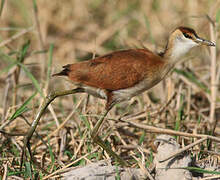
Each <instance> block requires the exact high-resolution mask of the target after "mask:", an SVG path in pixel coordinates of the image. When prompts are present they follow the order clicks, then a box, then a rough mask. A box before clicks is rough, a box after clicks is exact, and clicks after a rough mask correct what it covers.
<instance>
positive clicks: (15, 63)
mask: <svg viewBox="0 0 220 180" xmlns="http://www.w3.org/2000/svg"><path fill="white" fill-rule="evenodd" d="M0 57H1V58H2V59H3V60H5V61H7V62H8V61H10V62H12V65H11V66H10V65H9V66H10V68H12V67H13V65H19V66H20V67H21V68H22V69H23V71H24V72H25V74H26V75H27V76H28V77H29V78H30V79H31V81H32V83H33V85H34V87H35V88H36V89H37V91H38V92H39V93H40V95H41V96H42V97H44V95H43V92H42V90H41V87H40V84H39V83H38V81H37V80H36V78H35V77H34V76H33V75H32V74H31V72H30V71H29V70H28V69H27V68H26V67H25V65H23V64H22V63H20V62H18V61H16V60H15V59H13V58H12V57H10V56H8V55H6V54H4V53H0ZM6 70H9V67H7V69H4V72H5V71H6ZM1 73H2V71H1V72H0V74H1Z"/></svg>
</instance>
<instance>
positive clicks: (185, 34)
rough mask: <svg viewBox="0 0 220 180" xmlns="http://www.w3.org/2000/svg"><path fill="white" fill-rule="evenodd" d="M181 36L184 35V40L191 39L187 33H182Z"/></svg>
mask: <svg viewBox="0 0 220 180" xmlns="http://www.w3.org/2000/svg"><path fill="white" fill-rule="evenodd" d="M183 35H184V36H185V37H186V38H189V39H192V36H190V35H189V34H187V33H183Z"/></svg>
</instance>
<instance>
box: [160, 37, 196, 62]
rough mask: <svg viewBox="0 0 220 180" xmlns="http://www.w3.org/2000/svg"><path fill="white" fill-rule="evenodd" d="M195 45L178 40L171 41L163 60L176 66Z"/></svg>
mask: <svg viewBox="0 0 220 180" xmlns="http://www.w3.org/2000/svg"><path fill="white" fill-rule="evenodd" d="M194 46H195V44H193V43H187V42H183V41H181V40H178V39H172V38H171V39H170V40H169V41H168V43H167V46H166V48H165V50H164V53H163V58H164V59H165V60H166V61H167V62H168V63H170V64H172V65H175V64H176V63H177V62H178V61H179V60H180V59H181V57H183V56H184V55H185V54H186V53H187V52H189V50H190V49H191V48H192V47H194Z"/></svg>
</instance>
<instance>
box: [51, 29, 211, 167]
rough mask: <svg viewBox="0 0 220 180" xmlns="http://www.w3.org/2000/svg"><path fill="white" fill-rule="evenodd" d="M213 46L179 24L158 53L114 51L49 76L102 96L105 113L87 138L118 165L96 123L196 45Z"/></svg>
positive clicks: (155, 81)
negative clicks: (104, 101) (63, 79)
mask: <svg viewBox="0 0 220 180" xmlns="http://www.w3.org/2000/svg"><path fill="white" fill-rule="evenodd" d="M200 45H206V46H215V43H214V42H211V41H209V40H205V39H203V38H201V37H199V36H198V35H197V33H196V32H195V30H193V29H192V28H189V27H184V26H180V27H177V28H175V29H174V30H173V31H172V32H171V33H170V36H169V38H168V41H167V44H166V47H165V49H164V51H163V52H162V53H153V52H152V51H150V50H149V49H147V48H143V49H127V50H119V51H114V52H111V53H109V54H106V55H103V56H100V57H96V58H94V59H91V60H87V61H82V62H76V63H74V64H68V65H65V66H63V70H62V71H61V72H59V73H56V74H54V75H53V76H66V77H68V78H69V79H70V81H71V82H72V83H73V84H75V85H76V87H77V88H76V91H74V92H76V93H77V92H84V93H88V94H90V95H93V96H95V97H97V98H101V99H105V100H106V105H105V113H104V114H103V116H102V117H101V118H100V119H99V120H98V122H97V123H96V125H95V127H94V129H93V131H92V133H91V137H92V138H93V140H94V142H96V143H97V144H99V145H100V146H101V147H102V148H104V149H105V150H106V151H107V152H108V153H109V154H111V155H112V156H113V157H115V158H116V160H118V161H119V163H121V164H125V162H124V161H123V160H122V159H121V158H120V157H119V156H118V155H117V154H116V153H114V152H113V151H112V150H111V149H109V148H108V147H107V146H106V145H105V143H104V142H103V141H102V140H101V138H100V137H99V136H98V131H99V128H100V126H101V125H102V124H103V122H104V119H105V116H106V115H107V114H108V112H109V111H110V110H111V109H112V107H113V106H114V105H115V104H117V103H120V102H122V101H127V100H129V99H131V98H132V97H134V96H136V95H139V94H141V93H143V92H144V91H147V90H148V89H150V88H152V87H153V86H155V85H156V84H158V83H159V82H160V81H161V80H163V79H164V78H165V77H166V76H167V74H168V73H169V72H170V71H171V70H172V69H174V67H175V65H176V64H177V63H178V62H179V61H180V59H181V57H183V56H184V55H185V54H186V53H187V52H188V51H189V50H190V49H192V48H193V47H196V46H200Z"/></svg>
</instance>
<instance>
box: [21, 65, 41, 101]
mask: <svg viewBox="0 0 220 180" xmlns="http://www.w3.org/2000/svg"><path fill="white" fill-rule="evenodd" d="M17 64H18V65H19V66H21V68H22V69H23V71H24V72H25V74H26V75H27V76H28V77H29V78H30V79H31V81H32V83H33V85H34V87H35V88H36V89H37V91H38V92H39V93H40V95H41V96H42V97H44V95H43V92H42V91H41V87H40V84H39V83H38V81H37V80H36V79H35V77H34V76H33V75H32V74H31V72H30V71H29V70H28V69H27V68H26V67H25V66H24V65H23V64H22V63H19V62H18V63H17Z"/></svg>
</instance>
